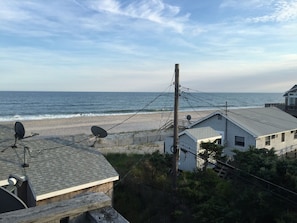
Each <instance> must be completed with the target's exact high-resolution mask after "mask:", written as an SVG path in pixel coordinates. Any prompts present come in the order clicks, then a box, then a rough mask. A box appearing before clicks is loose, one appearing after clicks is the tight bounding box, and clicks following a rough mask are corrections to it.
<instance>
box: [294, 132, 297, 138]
mask: <svg viewBox="0 0 297 223" xmlns="http://www.w3.org/2000/svg"><path fill="white" fill-rule="evenodd" d="M294 139H297V130H295V132H294Z"/></svg>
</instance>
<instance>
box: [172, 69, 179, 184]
mask: <svg viewBox="0 0 297 223" xmlns="http://www.w3.org/2000/svg"><path fill="white" fill-rule="evenodd" d="M174 83H175V92H174V130H173V131H174V132H173V190H177V172H178V160H179V149H178V99H179V64H175V82H174Z"/></svg>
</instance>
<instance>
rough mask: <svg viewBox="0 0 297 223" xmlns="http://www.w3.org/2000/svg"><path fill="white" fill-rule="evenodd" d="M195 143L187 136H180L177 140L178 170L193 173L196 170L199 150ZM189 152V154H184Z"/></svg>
mask: <svg viewBox="0 0 297 223" xmlns="http://www.w3.org/2000/svg"><path fill="white" fill-rule="evenodd" d="M198 146H199V145H198V143H197V141H194V140H193V139H191V138H190V137H189V136H188V135H182V136H180V138H179V147H180V156H179V169H181V170H187V171H193V170H194V169H196V168H197V159H198V158H197V151H198V149H199V147H198ZM184 151H190V152H184Z"/></svg>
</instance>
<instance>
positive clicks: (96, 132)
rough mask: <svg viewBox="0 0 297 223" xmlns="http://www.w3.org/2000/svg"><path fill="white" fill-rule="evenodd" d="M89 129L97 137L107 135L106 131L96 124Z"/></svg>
mask: <svg viewBox="0 0 297 223" xmlns="http://www.w3.org/2000/svg"><path fill="white" fill-rule="evenodd" d="M91 131H92V133H93V135H94V136H96V137H98V138H105V137H106V136H107V132H106V131H105V130H104V129H103V128H100V127H98V126H92V127H91Z"/></svg>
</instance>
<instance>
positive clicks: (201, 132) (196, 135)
mask: <svg viewBox="0 0 297 223" xmlns="http://www.w3.org/2000/svg"><path fill="white" fill-rule="evenodd" d="M183 134H187V135H189V136H190V137H191V138H193V139H194V140H202V139H208V138H213V137H220V136H221V135H220V134H219V133H218V132H217V131H215V130H214V129H212V128H211V127H202V128H192V129H186V130H184V131H183V132H181V133H180V134H179V135H183Z"/></svg>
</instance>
